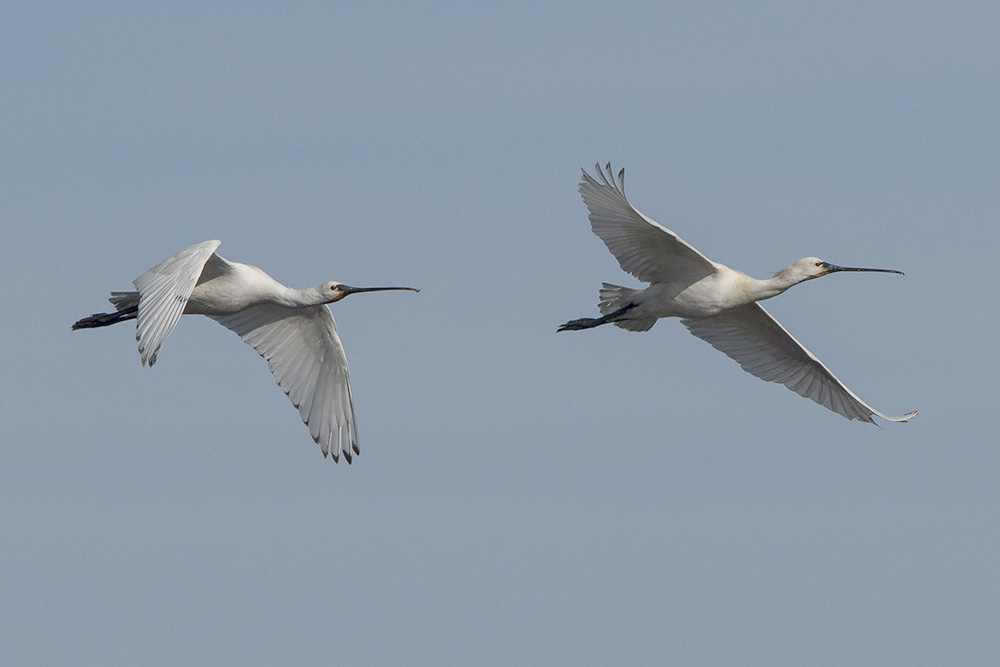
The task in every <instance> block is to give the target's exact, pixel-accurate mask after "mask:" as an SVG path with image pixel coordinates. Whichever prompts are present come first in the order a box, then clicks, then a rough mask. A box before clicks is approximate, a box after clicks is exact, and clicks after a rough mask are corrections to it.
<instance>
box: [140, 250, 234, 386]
mask: <svg viewBox="0 0 1000 667" xmlns="http://www.w3.org/2000/svg"><path fill="white" fill-rule="evenodd" d="M221 244H222V242H221V241H217V240H213V241H204V242H202V243H198V244H197V245H193V246H191V247H190V248H185V249H184V250H181V251H180V252H179V253H177V254H176V255H173V256H172V257H168V258H167V259H165V260H163V261H162V262H160V263H159V264H157V265H156V266H154V267H153V268H151V269H150V270H149V271H146V272H145V273H144V274H142V275H141V276H139V277H138V278H136V279H135V280H133V281H132V284H133V285H135V288H136V290H138V292H139V315H138V321H137V322H136V328H135V339H136V340H137V341H138V342H139V354H141V355H142V364H143V365H144V366H145V365H146V364H147V363H148V364H149V365H150V366H152V365H153V364H155V363H156V355H157V354H158V353H159V352H160V348H161V347H163V343H164V342H165V341H166V340H167V336H169V335H170V332H171V331H173V330H174V326H176V325H177V320H179V319H180V317H181V314H182V313H183V312H184V307H185V306H186V305H187V301H188V299H189V298H190V296H191V292H192V291H193V290H194V286H195V285H196V284H197V282H198V278H199V277H200V276H201V273H202V269H203V268H204V267H205V262H207V261H208V260H209V258H210V257H212V255H213V254H214V253H215V250H216V249H217V248H218V247H219V246H220V245H221Z"/></svg>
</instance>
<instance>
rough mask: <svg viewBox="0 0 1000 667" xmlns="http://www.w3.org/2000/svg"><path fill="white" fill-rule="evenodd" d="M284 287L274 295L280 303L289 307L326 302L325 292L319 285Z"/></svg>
mask: <svg viewBox="0 0 1000 667" xmlns="http://www.w3.org/2000/svg"><path fill="white" fill-rule="evenodd" d="M282 287H284V289H283V290H281V291H280V292H279V293H278V294H277V295H276V296H277V300H278V301H279V303H281V305H283V306H288V307H289V308H308V307H310V306H320V305H323V304H324V303H327V301H329V299H328V298H327V295H326V293H325V292H324V291H323V290H321V289H320V288H319V287H307V288H305V289H293V288H291V287H285V286H284V285H282Z"/></svg>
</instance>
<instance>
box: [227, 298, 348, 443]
mask: <svg viewBox="0 0 1000 667" xmlns="http://www.w3.org/2000/svg"><path fill="white" fill-rule="evenodd" d="M212 319H214V320H215V321H216V322H218V323H219V324H221V325H222V326H224V327H226V328H227V329H230V330H231V331H234V332H235V333H236V334H237V335H239V337H240V338H241V339H242V340H243V342H245V343H247V344H248V345H250V346H251V347H252V348H253V349H255V350H256V351H257V353H258V354H260V356H262V357H263V358H264V359H265V360H266V361H267V365H268V368H269V369H270V370H271V373H272V374H273V375H274V379H275V381H276V382H277V383H278V386H279V387H281V388H282V389H283V390H284V391H285V393H286V394H287V395H288V398H289V399H291V401H292V405H294V406H295V407H296V408H298V410H299V415H300V416H301V417H302V421H303V422H304V423H305V424H306V426H308V427H309V434H310V435H311V436H312V439H313V440H314V441H315V442H316V443H318V444H319V445H320V447H321V448H322V450H323V455H324V456H326V455H327V454H330V455H332V456H333V460H334V461H338V460H340V456H341V454H343V456H344V459H345V460H346V461H347V462H348V463H350V462H351V459H352V457H353V455H354V454H358V453H359V452H360V450H359V449H358V429H357V425H356V423H355V419H354V399H353V397H352V395H351V378H350V374H349V373H348V370H347V356H346V355H345V354H344V347H343V345H342V344H341V342H340V336H339V335H338V334H337V325H336V324H335V323H334V321H333V315H332V314H331V313H330V308H329V307H328V306H325V305H323V306H313V307H310V308H286V307H284V306H278V305H274V304H262V305H259V306H253V307H252V308H248V309H246V310H244V311H242V312H240V313H237V314H235V315H226V316H212Z"/></svg>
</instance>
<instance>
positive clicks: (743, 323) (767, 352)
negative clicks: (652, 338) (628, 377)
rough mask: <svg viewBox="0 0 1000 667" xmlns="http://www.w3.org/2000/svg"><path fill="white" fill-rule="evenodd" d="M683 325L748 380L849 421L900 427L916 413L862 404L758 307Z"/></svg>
mask: <svg viewBox="0 0 1000 667" xmlns="http://www.w3.org/2000/svg"><path fill="white" fill-rule="evenodd" d="M681 322H682V323H683V324H684V326H686V327H687V328H688V330H690V331H691V333H692V334H694V335H695V336H697V337H698V338H701V339H702V340H704V341H706V342H708V343H709V344H710V345H711V346H712V347H714V348H715V349H717V350H719V351H720V352H723V353H725V354H726V355H727V356H729V357H730V358H731V359H734V360H735V361H736V362H738V363H739V365H740V366H742V367H743V370H745V371H746V372H748V373H750V374H751V375H755V376H757V377H759V378H760V379H762V380H766V381H768V382H777V383H779V384H784V385H785V386H786V387H788V388H789V389H791V390H792V391H794V392H795V393H797V394H799V395H800V396H804V397H806V398H808V399H811V400H813V401H816V402H817V403H819V404H820V405H822V406H823V407H825V408H828V409H830V410H832V411H834V412H836V413H838V414H840V415H843V416H844V417H847V418H848V419H858V420H860V421H864V422H869V423H872V424H874V423H875V420H874V419H872V416H873V415H874V416H877V417H881V418H882V419H886V420H889V421H894V422H902V421H906V420H908V419H910V418H912V417H914V416H916V414H917V412H916V411H914V412H910V413H907V414H905V415H901V416H898V417H891V416H889V415H884V414H882V413H881V412H879V411H878V410H876V409H875V408H873V407H871V406H870V405H868V404H867V403H865V402H864V401H863V400H861V398H859V397H858V395H857V394H855V393H854V392H853V391H851V390H850V389H848V388H847V386H846V385H844V383H843V382H841V381H840V380H839V379H838V378H837V376H836V375H834V374H833V373H832V372H830V369H829V368H827V367H826V366H825V365H824V364H823V362H821V361H820V360H819V359H818V358H817V357H816V355H814V354H813V353H812V352H810V351H809V350H808V349H806V347H805V346H804V345H802V343H800V342H799V341H797V340H796V339H795V338H794V337H793V336H792V335H791V334H790V333H788V331H787V330H786V329H785V328H784V327H783V326H781V324H780V323H779V322H778V321H777V320H776V319H774V317H772V316H771V314H770V313H768V312H767V311H766V310H764V308H763V307H762V306H761V305H760V304H759V303H751V304H748V305H745V306H739V307H737V308H732V309H730V310H727V311H724V312H722V313H720V314H718V315H715V316H714V317H705V318H691V319H682V320H681Z"/></svg>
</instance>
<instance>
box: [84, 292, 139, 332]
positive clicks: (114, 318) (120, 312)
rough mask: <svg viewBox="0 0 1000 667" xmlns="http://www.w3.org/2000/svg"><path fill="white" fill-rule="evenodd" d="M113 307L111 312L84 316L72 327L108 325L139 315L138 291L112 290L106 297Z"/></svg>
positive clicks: (92, 327) (132, 318) (90, 327)
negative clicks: (109, 295)
mask: <svg viewBox="0 0 1000 667" xmlns="http://www.w3.org/2000/svg"><path fill="white" fill-rule="evenodd" d="M108 301H110V302H111V305H113V306H114V307H115V312H113V313H94V314H93V315H91V316H90V317H84V318H83V319H82V320H77V321H76V322H75V323H73V327H72V328H73V329H74V330H76V329H94V328H96V327H108V326H111V325H112V324H118V323H119V322H124V321H125V320H134V319H135V318H136V317H138V316H139V293H138V292H112V293H111V298H110V299H108Z"/></svg>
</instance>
